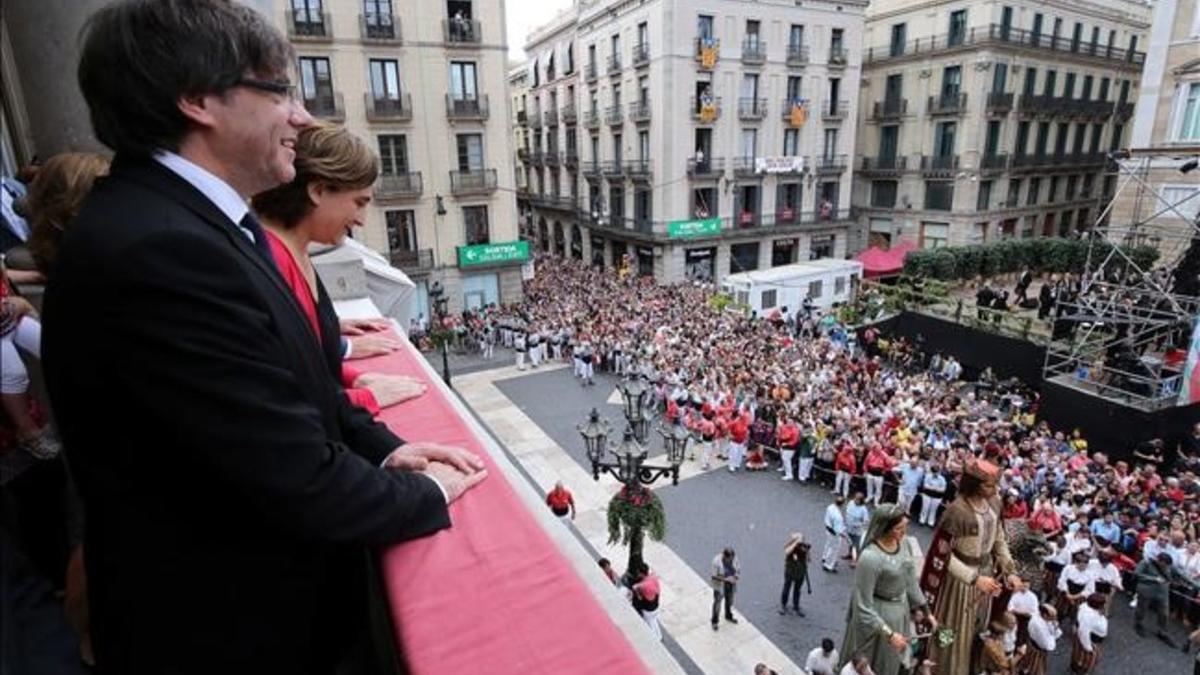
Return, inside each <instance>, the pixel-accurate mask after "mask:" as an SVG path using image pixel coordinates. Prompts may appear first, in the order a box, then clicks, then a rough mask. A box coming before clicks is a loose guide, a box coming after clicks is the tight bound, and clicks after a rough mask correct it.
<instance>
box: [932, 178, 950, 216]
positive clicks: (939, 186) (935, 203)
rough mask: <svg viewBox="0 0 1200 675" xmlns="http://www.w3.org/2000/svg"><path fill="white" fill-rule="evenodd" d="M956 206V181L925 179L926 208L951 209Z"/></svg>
mask: <svg viewBox="0 0 1200 675" xmlns="http://www.w3.org/2000/svg"><path fill="white" fill-rule="evenodd" d="M953 207H954V181H948V180H927V181H925V210H926V211H949V210H951V209H952V208H953Z"/></svg>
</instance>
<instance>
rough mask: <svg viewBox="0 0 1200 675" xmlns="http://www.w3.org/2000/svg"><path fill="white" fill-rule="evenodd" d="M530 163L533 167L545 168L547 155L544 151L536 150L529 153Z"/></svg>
mask: <svg viewBox="0 0 1200 675" xmlns="http://www.w3.org/2000/svg"><path fill="white" fill-rule="evenodd" d="M529 163H530V164H532V165H533V166H544V165H545V164H546V153H545V151H543V150H534V151H533V152H531V153H529Z"/></svg>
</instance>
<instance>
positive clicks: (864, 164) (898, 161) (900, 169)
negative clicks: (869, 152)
mask: <svg viewBox="0 0 1200 675" xmlns="http://www.w3.org/2000/svg"><path fill="white" fill-rule="evenodd" d="M860 160H861V161H860V163H859V169H858V170H859V171H860V172H862V173H869V174H875V175H880V174H899V173H904V171H905V170H906V169H907V166H908V161H907V158H906V157H904V155H894V156H892V157H884V156H881V157H862V158H860Z"/></svg>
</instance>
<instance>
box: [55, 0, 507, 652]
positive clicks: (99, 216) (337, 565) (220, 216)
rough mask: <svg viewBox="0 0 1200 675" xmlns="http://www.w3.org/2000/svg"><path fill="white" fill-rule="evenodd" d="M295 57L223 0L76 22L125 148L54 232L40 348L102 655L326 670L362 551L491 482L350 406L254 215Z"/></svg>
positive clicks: (285, 112)
mask: <svg viewBox="0 0 1200 675" xmlns="http://www.w3.org/2000/svg"><path fill="white" fill-rule="evenodd" d="M293 60H294V54H293V53H292V50H291V47H290V46H289V44H288V42H287V39H286V38H285V36H283V35H282V34H281V33H280V32H279V31H278V30H277V29H275V28H273V27H272V26H271V25H270V23H269V22H268V21H267V20H266V19H265V18H263V17H262V16H260V15H259V14H257V13H256V12H254V11H253V10H251V9H249V8H247V7H245V6H243V5H238V4H234V3H231V2H227V1H225V0H154V1H150V0H118V1H117V2H114V3H110V4H108V5H105V6H104V7H103V8H102V9H100V10H99V11H98V12H96V13H95V14H94V15H93V16H92V17H91V19H90V20H89V23H88V24H87V26H86V27H85V29H84V33H83V39H82V46H81V60H80V64H79V82H80V86H81V89H82V91H83V94H84V98H85V99H86V101H87V103H88V106H89V108H90V112H91V119H92V124H93V127H94V131H95V134H96V137H97V138H99V139H100V141H101V142H103V143H105V144H106V145H108V146H109V147H111V148H113V149H114V150H115V151H116V158H115V159H114V161H113V167H112V172H111V174H110V176H109V177H108V178H107V179H105V180H104V181H103V182H102V183H100V184H98V185H97V187H96V188H95V189H94V190H93V191H92V194H91V195H90V196H89V197H88V199H87V201H86V202H85V203H84V206H83V208H82V209H81V210H80V213H79V216H78V217H77V218H76V220H75V225H74V227H73V228H72V229H71V231H70V232H69V233H68V234H67V236H66V238H65V239H64V242H63V245H62V247H61V249H60V250H59V256H58V261H57V263H56V264H55V268H54V274H53V277H52V278H51V280H50V284H49V286H48V288H47V291H46V298H45V307H44V321H45V335H44V341H43V359H44V365H45V372H46V384H47V389H48V391H49V394H50V399H51V402H52V404H53V406H54V412H55V415H56V418H57V421H58V424H59V429H60V432H61V434H62V437H63V442H64V446H65V448H66V454H67V458H68V460H69V462H70V465H71V468H72V473H73V476H74V477H75V479H76V481H77V485H78V488H79V491H80V495H81V497H82V499H83V503H84V508H85V515H86V518H87V521H86V529H85V533H84V541H85V546H86V550H87V556H86V560H85V562H86V567H87V574H88V586H89V597H90V607H91V616H92V628H93V630H92V639H93V643H94V648H95V652H96V663H97V672H99V673H102V674H107V673H121V674H122V675H138V674H140V673H162V672H173V673H218V672H264V673H265V672H304V673H333V672H335V670H336V669H337V668H338V667H339V664H342V663H344V662H345V661H346V659H347V657H348V656H350V655H351V654H352V653H353V652H354V651H355V650H354V646H355V643H356V642H357V641H359V640H361V639H362V636H363V634H364V631H363V625H364V624H363V618H364V616H365V613H366V609H367V604H366V585H365V584H364V583H363V582H364V580H365V579H366V573H367V570H366V560H367V558H366V553H367V550H366V549H367V547H370V546H382V545H386V544H390V543H393V542H397V541H402V540H405V539H411V538H414V537H420V536H425V535H428V534H431V533H433V532H436V531H438V530H440V529H443V528H445V527H448V526H449V525H450V516H449V511H448V504H449V503H450V502H452V501H454V500H455V499H457V498H458V497H459V496H460V495H462V494H463V493H464V492H465V491H466V490H467V489H469V488H470V487H472V486H474V485H476V484H478V483H479V482H480V481H481V480H483V479H484V478H485V477H486V473H485V472H484V470H483V469H482V463H481V462H480V461H479V460H478V458H476V457H473V456H471V455H470V454H468V453H466V452H465V451H462V450H459V449H457V448H448V447H445V446H438V445H433V444H425V443H411V444H405V442H404V441H402V440H401V439H399V438H397V437H396V436H395V435H394V434H392V433H391V432H390V431H388V430H387V428H386V427H384V426H382V425H379V424H377V423H375V422H373V421H372V420H371V419H370V416H369V415H368V414H367V413H366V412H365V411H362V410H361V409H358V408H355V407H354V406H352V405H351V404H350V403H349V401H348V399H347V398H346V396H345V394H344V393H343V391H342V390H341V388H340V387H339V386H338V385H337V382H336V381H335V380H334V378H333V377H332V376H331V374H330V372H329V365H328V363H327V362H326V361H325V359H324V358H322V355H321V352H320V351H319V350H318V349H317V348H316V344H315V341H314V338H313V334H312V328H311V324H310V323H309V322H308V320H307V318H306V317H305V315H304V313H303V312H302V311H301V310H300V309H299V308H298V307H297V304H296V300H295V298H294V296H293V295H292V293H291V292H290V290H289V289H288V288H287V287H286V286H285V285H284V283H283V280H282V277H281V276H280V275H279V272H278V270H277V269H276V268H275V265H274V261H273V259H272V257H271V252H270V246H269V241H268V239H267V235H266V234H265V233H264V232H263V230H262V227H261V225H260V224H259V222H258V221H257V219H255V218H254V217H253V216H252V215H251V214H249V212H248V209H247V206H246V200H247V199H248V198H249V197H251V196H252V195H255V194H258V193H260V192H263V191H266V190H269V189H271V188H274V187H276V186H278V185H281V184H283V183H287V182H290V181H291V180H292V179H293V178H294V177H295V168H294V166H293V160H294V159H295V146H296V138H297V136H298V134H299V132H300V131H301V129H303V128H304V127H306V126H308V125H309V124H311V122H312V119H311V118H310V117H309V115H308V113H307V112H306V111H305V110H304V108H303V107H302V106H301V105H300V104H299V103H297V101H296V100H295V99H294V98H293V97H292V91H293V90H294V88H293V86H292V85H291V84H290V83H289V82H288V81H287V77H288V68H289V64H291V63H292V62H293ZM114 425H115V426H114ZM359 651H362V652H365V651H367V650H359Z"/></svg>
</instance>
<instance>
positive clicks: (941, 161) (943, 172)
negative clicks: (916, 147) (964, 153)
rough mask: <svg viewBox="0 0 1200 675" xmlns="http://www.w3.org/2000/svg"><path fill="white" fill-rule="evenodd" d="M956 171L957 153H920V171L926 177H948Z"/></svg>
mask: <svg viewBox="0 0 1200 675" xmlns="http://www.w3.org/2000/svg"><path fill="white" fill-rule="evenodd" d="M957 171H958V155H922V156H921V173H922V174H923V175H925V176H926V177H942V178H945V177H949V176H953V175H954V174H955V173H956V172H957Z"/></svg>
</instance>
